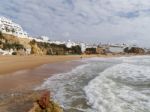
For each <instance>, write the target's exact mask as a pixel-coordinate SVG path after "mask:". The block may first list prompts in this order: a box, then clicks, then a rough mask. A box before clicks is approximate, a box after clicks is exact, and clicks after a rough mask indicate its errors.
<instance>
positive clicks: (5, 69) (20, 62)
mask: <svg viewBox="0 0 150 112" xmlns="http://www.w3.org/2000/svg"><path fill="white" fill-rule="evenodd" d="M80 57H81V56H80V55H71V56H0V75H2V74H7V73H11V72H15V71H18V70H22V69H32V68H35V67H37V66H40V65H42V64H48V63H56V62H64V61H69V60H79V59H80ZM82 57H83V58H88V57H93V55H88V56H87V55H83V56H82Z"/></svg>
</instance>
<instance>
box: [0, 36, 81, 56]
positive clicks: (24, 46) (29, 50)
mask: <svg viewBox="0 0 150 112" xmlns="http://www.w3.org/2000/svg"><path fill="white" fill-rule="evenodd" d="M0 49H3V50H7V51H10V50H12V49H13V51H14V52H15V53H14V54H15V55H16V54H18V55H26V54H33V55H65V54H81V48H80V46H78V45H77V46H73V47H72V48H67V47H66V45H65V44H61V45H57V44H50V43H46V42H37V41H35V40H30V39H28V38H18V37H16V36H13V35H8V34H0Z"/></svg>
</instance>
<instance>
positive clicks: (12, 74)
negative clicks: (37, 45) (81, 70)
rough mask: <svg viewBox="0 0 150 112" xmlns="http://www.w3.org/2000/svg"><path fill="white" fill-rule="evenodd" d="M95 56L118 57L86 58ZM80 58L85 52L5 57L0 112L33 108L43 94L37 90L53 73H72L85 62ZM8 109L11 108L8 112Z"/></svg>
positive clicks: (0, 77)
mask: <svg viewBox="0 0 150 112" xmlns="http://www.w3.org/2000/svg"><path fill="white" fill-rule="evenodd" d="M92 57H99V58H104V57H105V58H109V57H116V56H104V55H99V56H96V55H82V58H83V59H84V58H92ZM117 57H119V56H117ZM79 60H81V55H74V56H1V57H0V67H4V69H5V70H3V69H0V72H1V73H2V74H0V111H4V112H17V111H18V112H19V111H20V110H28V109H30V108H31V107H32V104H33V102H34V101H35V98H34V97H35V96H36V94H39V93H40V92H39V91H34V90H33V89H34V88H35V87H37V86H39V85H41V84H42V83H43V82H44V80H45V79H47V78H49V77H51V76H52V75H55V74H59V73H65V72H68V71H70V70H72V69H74V68H75V67H77V66H79V65H81V64H84V63H83V62H80V61H79ZM13 63H15V64H13ZM6 66H7V67H6ZM10 68H11V69H10ZM4 71H5V72H4ZM8 108H9V109H10V111H6V110H7V109H8ZM16 110H17V111H16Z"/></svg>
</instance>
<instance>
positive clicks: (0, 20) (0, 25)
mask: <svg viewBox="0 0 150 112" xmlns="http://www.w3.org/2000/svg"><path fill="white" fill-rule="evenodd" d="M0 31H1V32H2V33H6V34H12V35H15V36H17V37H28V34H27V32H25V31H24V30H23V28H22V27H21V26H20V25H19V24H16V23H14V22H13V21H12V20H10V19H7V18H5V17H0Z"/></svg>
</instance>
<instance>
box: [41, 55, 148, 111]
mask: <svg viewBox="0 0 150 112" xmlns="http://www.w3.org/2000/svg"><path fill="white" fill-rule="evenodd" d="M82 61H83V62H84V63H85V64H83V65H80V66H78V67H76V68H74V69H73V70H72V71H70V72H67V73H62V74H56V75H54V76H52V77H50V78H48V79H47V80H46V81H45V82H44V83H43V84H42V85H41V86H40V87H39V88H38V89H48V90H50V91H52V92H53V93H52V94H53V99H54V100H55V101H56V102H58V103H59V104H61V105H62V107H63V108H64V111H65V112H150V56H136V57H120V58H91V59H85V60H82Z"/></svg>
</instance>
